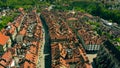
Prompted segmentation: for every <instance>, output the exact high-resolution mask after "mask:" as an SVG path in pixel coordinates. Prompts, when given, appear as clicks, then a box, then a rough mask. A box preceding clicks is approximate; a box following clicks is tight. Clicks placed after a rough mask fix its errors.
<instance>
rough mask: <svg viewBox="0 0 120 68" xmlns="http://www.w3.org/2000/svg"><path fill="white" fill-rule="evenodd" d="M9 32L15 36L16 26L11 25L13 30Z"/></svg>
mask: <svg viewBox="0 0 120 68" xmlns="http://www.w3.org/2000/svg"><path fill="white" fill-rule="evenodd" d="M9 32H10V33H11V34H13V33H14V32H15V26H13V25H11V29H10V30H9Z"/></svg>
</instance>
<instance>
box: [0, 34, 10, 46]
mask: <svg viewBox="0 0 120 68" xmlns="http://www.w3.org/2000/svg"><path fill="white" fill-rule="evenodd" d="M8 40H9V36H5V35H3V34H2V33H1V32H0V45H5V44H6V43H7V41H8Z"/></svg>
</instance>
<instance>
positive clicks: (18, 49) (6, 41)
mask: <svg viewBox="0 0 120 68" xmlns="http://www.w3.org/2000/svg"><path fill="white" fill-rule="evenodd" d="M19 10H20V11H21V14H20V15H19V16H18V17H17V18H16V20H15V21H14V22H12V23H8V25H7V26H6V27H5V28H4V29H2V30H1V32H0V38H2V39H0V50H1V51H0V53H1V55H0V56H1V58H0V68H6V67H10V68H11V67H12V68H13V67H15V68H36V66H37V65H38V64H39V63H38V60H39V55H38V53H39V51H40V48H41V45H42V39H43V35H42V24H41V21H40V18H39V16H38V15H37V14H36V12H35V10H33V11H32V12H29V13H24V10H23V9H22V8H20V9H19Z"/></svg>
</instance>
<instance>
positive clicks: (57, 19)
mask: <svg viewBox="0 0 120 68" xmlns="http://www.w3.org/2000/svg"><path fill="white" fill-rule="evenodd" d="M53 13H54V14H53ZM62 14H64V13H62V12H54V11H47V10H45V11H44V12H42V15H43V16H44V18H45V20H46V22H47V25H48V27H49V34H50V38H51V41H52V42H51V54H52V64H51V65H52V68H60V67H65V68H75V67H76V68H91V64H90V63H89V60H88V58H87V56H86V52H85V51H84V49H83V47H82V44H81V43H79V42H78V39H77V37H76V35H75V34H74V32H73V31H72V30H71V28H69V26H68V24H67V23H66V22H65V20H64V19H65V18H64V16H63V15H62ZM62 17H63V18H62Z"/></svg>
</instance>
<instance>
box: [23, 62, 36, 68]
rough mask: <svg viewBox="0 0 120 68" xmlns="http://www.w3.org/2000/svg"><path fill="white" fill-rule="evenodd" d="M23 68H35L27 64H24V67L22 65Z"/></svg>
mask: <svg viewBox="0 0 120 68" xmlns="http://www.w3.org/2000/svg"><path fill="white" fill-rule="evenodd" d="M23 68H35V65H34V64H30V63H29V62H27V61H26V62H25V63H24V65H23Z"/></svg>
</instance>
